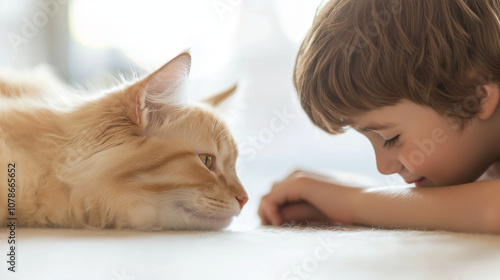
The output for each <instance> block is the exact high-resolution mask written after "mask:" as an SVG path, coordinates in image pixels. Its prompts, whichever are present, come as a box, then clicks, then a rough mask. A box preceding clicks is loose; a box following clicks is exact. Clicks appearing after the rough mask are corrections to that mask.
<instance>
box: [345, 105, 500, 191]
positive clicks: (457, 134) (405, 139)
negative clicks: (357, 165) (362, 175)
mask: <svg viewBox="0 0 500 280" xmlns="http://www.w3.org/2000/svg"><path fill="white" fill-rule="evenodd" d="M352 127H353V128H354V129H356V130H357V131H359V132H360V133H362V134H363V135H365V136H366V137H368V139H369V140H370V142H371V143H372V145H373V148H374V150H375V155H376V158H377V168H378V170H379V172H380V173H382V174H387V175H389V174H393V173H398V174H399V175H401V176H402V177H403V179H404V180H405V181H406V182H407V183H413V182H415V181H416V182H415V185H416V186H417V187H433V186H448V185H457V184H464V183H469V182H473V181H475V180H476V179H477V178H478V177H479V176H481V174H482V173H484V172H485V170H486V169H487V168H488V167H489V165H490V164H491V162H492V161H494V159H493V158H492V157H493V156H494V155H492V152H491V151H489V150H488V147H489V148H491V143H488V142H487V141H486V140H485V139H487V138H488V137H487V136H486V135H484V133H485V132H484V129H481V124H479V123H478V121H477V120H476V119H473V120H472V122H471V123H468V124H467V125H466V127H465V129H464V130H463V131H461V130H460V129H459V128H458V127H457V125H456V124H455V123H453V122H449V121H447V119H445V118H444V117H442V116H441V115H439V114H438V113H437V112H436V111H434V110H433V109H431V108H428V107H424V106H420V105H417V104H415V103H413V102H410V101H407V100H405V101H403V102H401V103H399V104H397V105H395V106H390V107H383V108H381V109H377V110H374V111H370V112H368V113H366V114H364V115H363V116H361V117H359V118H356V119H355V122H354V124H353V125H352ZM391 139H392V140H391Z"/></svg>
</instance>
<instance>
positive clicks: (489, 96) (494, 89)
mask: <svg viewBox="0 0 500 280" xmlns="http://www.w3.org/2000/svg"><path fill="white" fill-rule="evenodd" d="M477 95H478V98H479V102H480V105H479V106H481V111H480V113H479V114H478V115H477V116H478V118H479V119H481V120H487V119H489V118H490V117H491V116H492V115H493V113H495V110H496V109H497V107H498V102H499V99H500V89H499V85H498V84H496V83H489V84H486V85H481V86H480V87H479V88H478V92H477Z"/></svg>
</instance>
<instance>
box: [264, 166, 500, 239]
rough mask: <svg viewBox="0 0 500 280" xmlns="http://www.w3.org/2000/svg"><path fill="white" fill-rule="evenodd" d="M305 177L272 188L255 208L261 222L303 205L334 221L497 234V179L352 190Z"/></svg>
mask: <svg viewBox="0 0 500 280" xmlns="http://www.w3.org/2000/svg"><path fill="white" fill-rule="evenodd" d="M310 174H311V173H305V175H304V173H303V172H302V173H301V172H294V173H292V174H291V175H290V176H289V177H288V178H286V179H285V180H283V181H282V182H279V183H276V184H275V185H274V186H273V189H272V190H271V192H270V193H269V194H267V195H265V196H264V197H263V198H262V201H261V205H260V207H259V215H260V217H261V219H262V221H263V223H264V224H275V225H281V224H282V223H283V222H287V221H286V220H284V217H283V215H282V214H280V213H283V211H282V210H283V209H285V210H286V208H287V205H294V204H295V203H303V202H306V203H309V204H310V205H311V206H312V207H313V208H314V209H318V210H319V211H320V212H321V213H323V214H324V215H326V216H327V217H328V218H329V219H330V220H331V221H332V222H333V223H346V224H362V225H374V226H386V227H413V228H427V229H443V230H452V231H467V232H488V233H500V180H492V181H483V182H474V183H470V184H464V185H458V186H450V187H433V188H415V187H410V186H408V187H388V188H355V187H346V186H342V185H339V184H336V183H335V182H333V181H331V180H329V179H325V178H326V177H316V176H313V175H310ZM311 213H313V211H311ZM286 216H288V219H289V218H290V215H286ZM315 216H318V215H317V214H315ZM311 219H314V217H312V218H311Z"/></svg>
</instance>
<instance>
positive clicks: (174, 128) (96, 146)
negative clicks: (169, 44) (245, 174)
mask: <svg viewBox="0 0 500 280" xmlns="http://www.w3.org/2000/svg"><path fill="white" fill-rule="evenodd" d="M190 64H191V57H190V55H189V54H188V53H183V54H180V55H179V56H177V57H176V58H174V59H173V60H172V61H170V62H169V63H167V64H166V65H164V66H163V67H161V68H160V69H159V70H157V71H156V72H154V73H152V74H150V75H148V76H146V77H144V78H142V79H140V80H139V81H136V82H134V83H132V84H130V85H127V86H123V87H122V88H120V89H118V90H114V91H113V92H111V93H109V94H107V95H105V96H104V97H103V98H100V99H98V100H95V101H93V102H91V103H90V104H88V105H86V106H84V107H81V108H80V109H79V110H78V111H77V112H75V114H73V115H72V118H71V121H72V124H70V126H71V127H72V130H71V137H70V141H69V144H68V146H67V147H66V149H65V156H64V161H63V162H64V167H65V168H62V169H65V171H66V172H59V174H60V175H59V177H60V178H61V179H62V180H63V181H65V182H67V183H68V184H69V185H70V186H71V187H72V188H71V197H72V200H73V201H74V204H73V205H74V206H73V210H72V211H73V214H74V216H75V217H81V219H82V221H83V223H84V224H86V225H89V226H98V227H109V226H111V227H130V228H137V229H209V230H214V229H215V230H216V229H221V228H224V227H226V226H227V225H229V223H230V222H231V219H232V218H233V217H234V216H236V215H238V214H239V213H240V211H241V209H242V208H243V205H244V204H245V203H246V201H247V200H248V196H247V193H246V192H245V190H244V188H243V186H242V184H241V183H240V181H239V179H238V177H237V174H236V169H235V162H236V158H237V156H238V150H237V146H236V143H235V140H234V139H233V137H232V135H231V133H230V131H229V129H228V127H227V126H226V124H225V123H224V122H223V121H222V120H221V119H220V118H219V117H218V116H217V114H216V112H215V111H214V107H216V106H218V105H220V103H221V102H223V101H224V100H225V99H226V98H227V97H229V96H230V95H231V94H232V92H233V91H234V88H233V89H231V90H228V91H226V92H223V93H220V94H217V95H214V96H212V97H211V98H208V99H205V100H202V101H200V102H196V103H187V102H186V100H187V98H186V94H187V93H186V89H185V87H184V86H183V85H184V83H185V80H186V78H187V76H188V73H189V68H190ZM68 151H69V152H68Z"/></svg>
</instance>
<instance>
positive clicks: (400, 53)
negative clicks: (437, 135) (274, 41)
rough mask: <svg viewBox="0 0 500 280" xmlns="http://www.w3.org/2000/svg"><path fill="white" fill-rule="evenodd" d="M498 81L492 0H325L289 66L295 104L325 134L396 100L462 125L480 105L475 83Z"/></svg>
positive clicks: (498, 28)
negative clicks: (293, 64) (424, 107)
mask: <svg viewBox="0 0 500 280" xmlns="http://www.w3.org/2000/svg"><path fill="white" fill-rule="evenodd" d="M498 81H500V1H499V0H331V1H329V2H327V3H326V4H324V5H323V7H322V8H321V9H320V10H319V12H318V13H317V15H316V17H315V19H314V22H313V25H312V27H311V29H310V30H309V32H308V33H307V35H306V37H305V39H304V41H303V43H302V45H301V47H300V50H299V53H298V56H297V61H296V65H295V71H294V84H295V88H296V89H297V92H298V95H299V98H300V102H301V105H302V108H303V109H304V110H305V112H306V113H307V114H308V116H309V118H310V119H311V120H312V122H313V123H314V124H315V125H317V126H319V127H320V128H322V129H323V130H325V131H327V132H329V133H331V134H337V133H342V132H344V127H345V126H347V125H349V124H352V118H353V117H356V116H360V115H361V114H363V113H366V112H368V111H371V110H374V109H378V108H381V107H384V106H392V105H395V104H397V103H398V102H400V101H402V100H403V99H407V100H410V101H412V102H414V103H417V104H421V105H424V106H428V107H430V108H433V109H434V110H435V111H436V112H438V113H439V114H441V115H443V116H444V117H445V118H447V119H448V120H449V121H453V122H456V124H457V125H458V126H459V127H460V128H462V129H463V128H464V125H465V121H467V120H470V119H471V118H473V117H474V116H475V115H476V114H477V113H478V112H479V107H478V104H479V103H478V102H479V101H478V100H477V98H475V94H474V92H475V89H476V86H477V85H478V84H484V83H487V82H498Z"/></svg>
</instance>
